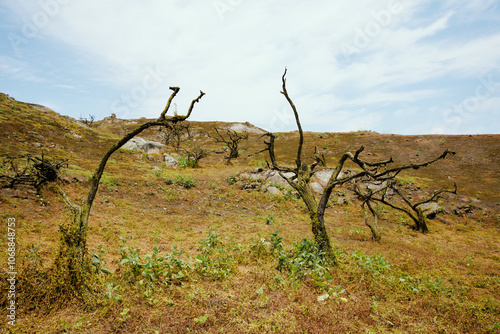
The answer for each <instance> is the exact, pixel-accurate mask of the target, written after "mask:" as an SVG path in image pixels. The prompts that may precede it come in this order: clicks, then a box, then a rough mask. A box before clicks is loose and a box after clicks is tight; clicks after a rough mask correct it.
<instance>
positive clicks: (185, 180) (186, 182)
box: [175, 174, 196, 189]
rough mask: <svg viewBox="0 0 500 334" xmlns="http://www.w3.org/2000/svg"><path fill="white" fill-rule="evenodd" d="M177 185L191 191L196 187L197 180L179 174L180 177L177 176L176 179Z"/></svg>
mask: <svg viewBox="0 0 500 334" xmlns="http://www.w3.org/2000/svg"><path fill="white" fill-rule="evenodd" d="M175 183H176V184H177V185H179V186H182V187H184V188H186V189H191V188H194V187H196V180H195V178H194V177H193V176H191V175H189V176H186V177H184V176H182V175H180V174H179V175H177V179H176V181H175Z"/></svg>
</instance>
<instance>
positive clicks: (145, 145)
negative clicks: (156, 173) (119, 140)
mask: <svg viewBox="0 0 500 334" xmlns="http://www.w3.org/2000/svg"><path fill="white" fill-rule="evenodd" d="M122 148H124V149H126V150H131V151H133V150H139V151H143V152H145V153H147V154H158V153H161V152H163V151H164V150H165V149H166V148H167V147H166V146H165V145H163V144H162V143H159V142H156V141H151V140H146V139H143V138H141V137H134V138H132V139H130V140H129V141H128V142H127V143H126V144H125V145H123V147H122Z"/></svg>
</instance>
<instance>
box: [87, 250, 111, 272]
mask: <svg viewBox="0 0 500 334" xmlns="http://www.w3.org/2000/svg"><path fill="white" fill-rule="evenodd" d="M105 265H106V262H104V261H101V259H100V258H99V255H98V254H94V255H92V269H93V270H94V273H96V274H98V273H99V272H102V273H104V274H111V272H110V271H109V270H108V269H106V268H104V266H105Z"/></svg>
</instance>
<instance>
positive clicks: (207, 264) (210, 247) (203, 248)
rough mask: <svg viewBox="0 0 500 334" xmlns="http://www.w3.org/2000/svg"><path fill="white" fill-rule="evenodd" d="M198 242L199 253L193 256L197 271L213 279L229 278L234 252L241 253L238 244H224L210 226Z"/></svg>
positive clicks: (233, 261)
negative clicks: (203, 237)
mask: <svg viewBox="0 0 500 334" xmlns="http://www.w3.org/2000/svg"><path fill="white" fill-rule="evenodd" d="M198 243H199V244H200V248H199V251H200V253H199V254H198V255H197V256H196V258H195V260H196V263H195V269H196V271H197V273H198V274H199V275H200V276H203V277H208V278H210V279H212V280H214V281H220V280H223V279H228V278H230V277H231V275H232V273H233V267H234V265H235V263H236V257H235V254H234V253H241V249H240V246H239V245H235V244H234V243H230V244H228V245H227V244H225V243H224V242H223V241H222V240H221V238H220V236H219V234H218V233H217V232H215V231H213V230H212V229H211V228H210V229H209V230H208V231H207V236H206V238H205V239H203V240H200V241H199V242H198Z"/></svg>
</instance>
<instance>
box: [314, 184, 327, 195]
mask: <svg viewBox="0 0 500 334" xmlns="http://www.w3.org/2000/svg"><path fill="white" fill-rule="evenodd" d="M311 189H312V191H314V192H315V193H318V194H322V193H323V191H324V190H325V189H324V188H323V186H322V185H321V184H319V182H316V181H313V182H311Z"/></svg>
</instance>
